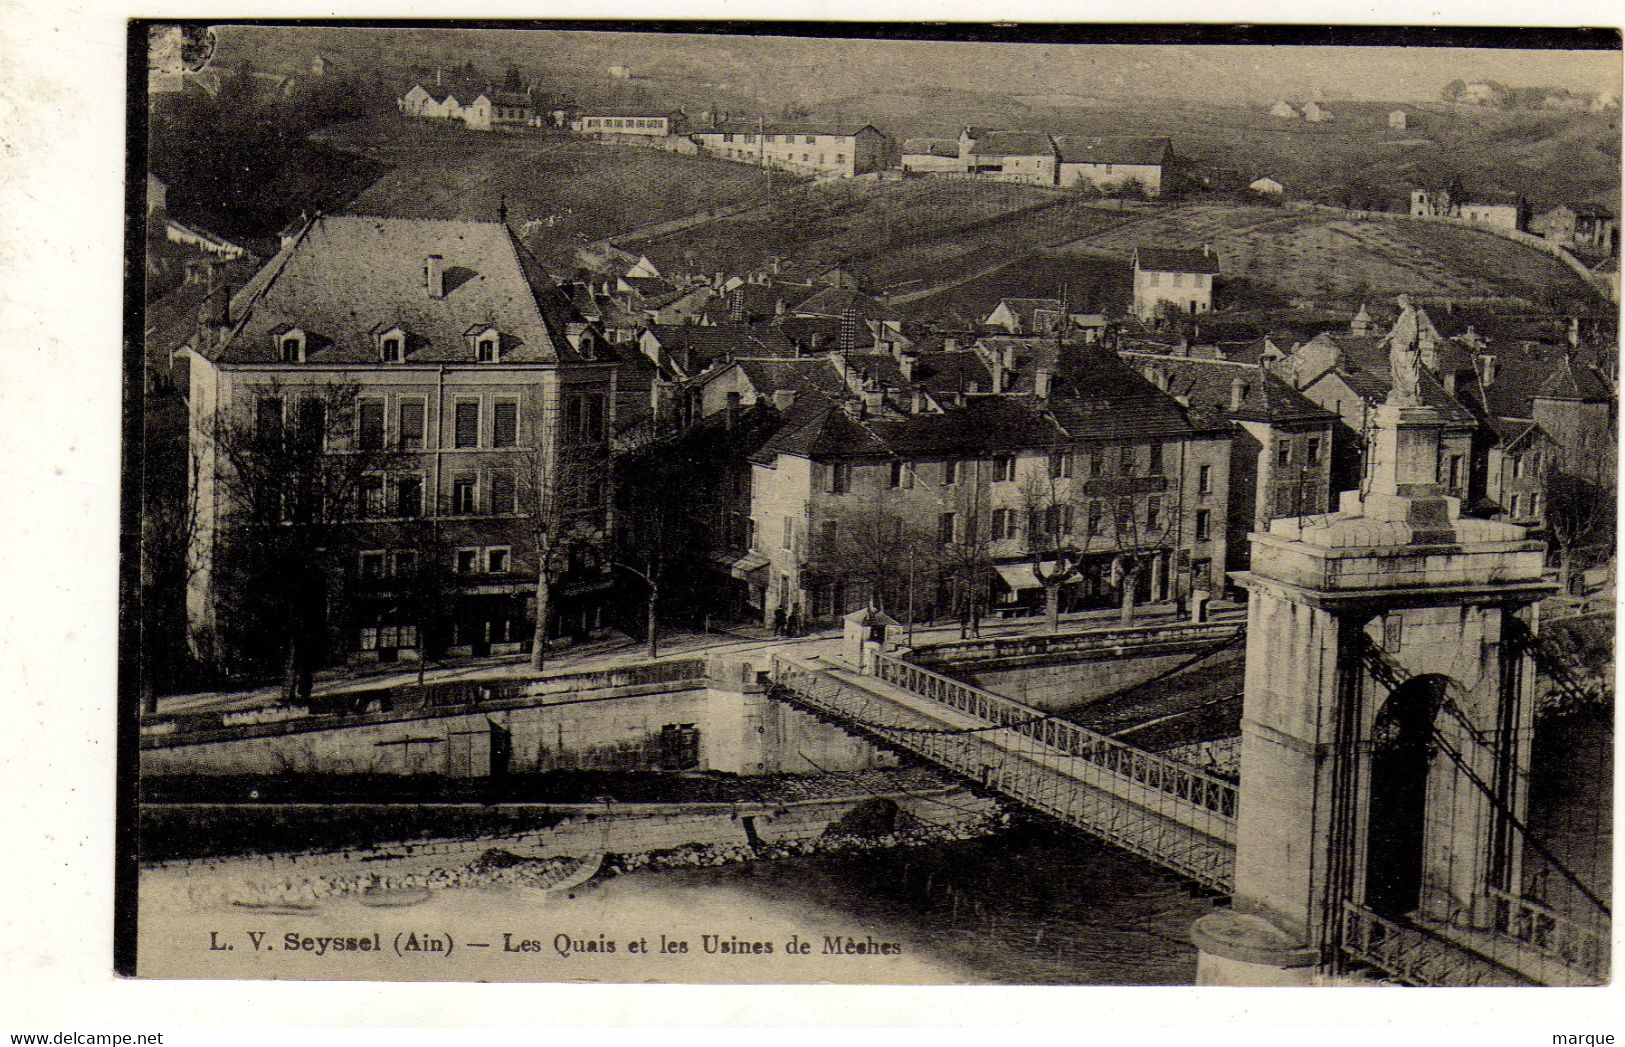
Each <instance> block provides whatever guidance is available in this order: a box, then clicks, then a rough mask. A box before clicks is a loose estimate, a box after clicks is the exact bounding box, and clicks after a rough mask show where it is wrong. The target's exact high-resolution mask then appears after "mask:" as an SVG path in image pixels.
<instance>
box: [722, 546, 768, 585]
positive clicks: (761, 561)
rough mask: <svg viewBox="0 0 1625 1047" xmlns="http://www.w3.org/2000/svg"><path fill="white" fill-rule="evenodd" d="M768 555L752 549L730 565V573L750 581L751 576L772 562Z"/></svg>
mask: <svg viewBox="0 0 1625 1047" xmlns="http://www.w3.org/2000/svg"><path fill="white" fill-rule="evenodd" d="M771 562H772V561H770V560H769V559H768V558H767V557H765V556H763V555H762V554H761V553H759V552H757V551H755V550H754V549H752V550H751V551H750V552H748V553H746V554H745V555H744V556H741V557H740V558H739V559H737V560H735V561H734V562H733V563H731V564H729V565H728V573H729V574H731V575H733V576H734V577H735V578H739V579H742V580H746V581H748V580H749V579H750V576H751V575H752V574H754V573H755V572H757V571H760V570H761V569H762V568H764V567H766V566H767V565H768V564H769V563H771Z"/></svg>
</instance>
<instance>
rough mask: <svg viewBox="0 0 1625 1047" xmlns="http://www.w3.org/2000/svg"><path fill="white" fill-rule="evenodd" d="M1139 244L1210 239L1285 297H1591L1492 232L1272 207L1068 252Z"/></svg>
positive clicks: (1143, 227) (1200, 213)
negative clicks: (1554, 295)
mask: <svg viewBox="0 0 1625 1047" xmlns="http://www.w3.org/2000/svg"><path fill="white" fill-rule="evenodd" d="M1136 244H1154V245H1162V246H1177V247H1199V246H1201V245H1202V244H1210V245H1212V247H1213V248H1214V249H1215V250H1216V251H1217V252H1218V253H1219V256H1220V258H1221V260H1222V265H1223V269H1224V273H1225V275H1226V276H1227V277H1230V278H1232V279H1239V280H1244V281H1246V283H1248V284H1250V285H1252V286H1253V287H1255V288H1257V289H1259V290H1262V291H1265V292H1269V293H1273V294H1277V295H1282V296H1294V297H1295V296H1303V297H1313V298H1320V299H1327V300H1349V299H1355V298H1367V297H1369V298H1392V297H1393V296H1394V295H1397V294H1400V293H1409V294H1413V295H1421V296H1449V297H1460V298H1471V297H1494V298H1507V299H1513V298H1521V299H1524V300H1525V301H1530V302H1540V301H1542V300H1544V299H1545V298H1547V297H1549V296H1550V295H1552V294H1553V293H1557V294H1561V295H1570V296H1575V297H1578V298H1580V299H1585V298H1586V297H1588V296H1590V295H1591V292H1590V290H1589V289H1588V288H1586V286H1585V285H1584V284H1583V283H1582V282H1581V281H1580V279H1579V277H1578V276H1576V275H1575V274H1574V272H1573V271H1572V270H1570V269H1569V268H1567V267H1566V266H1564V265H1562V264H1561V263H1559V262H1557V261H1556V260H1555V259H1552V258H1550V257H1548V256H1546V255H1544V254H1542V253H1540V252H1539V251H1536V250H1533V249H1531V248H1528V247H1525V246H1523V245H1521V244H1516V243H1513V242H1512V241H1510V240H1507V239H1504V238H1503V237H1499V236H1496V235H1494V234H1493V233H1487V232H1483V231H1480V230H1476V229H1467V228H1461V227H1457V226H1448V225H1439V224H1434V223H1423V222H1412V221H1406V220H1403V219H1354V218H1345V217H1342V216H1340V215H1336V214H1331V213H1327V212H1303V211H1289V210H1282V209H1280V208H1273V207H1249V206H1242V205H1230V204H1192V205H1185V206H1177V207H1172V208H1169V209H1168V210H1166V211H1164V212H1163V213H1161V214H1159V215H1156V216H1154V217H1148V218H1146V219H1145V220H1143V221H1140V222H1137V223H1135V224H1134V225H1132V226H1125V227H1122V228H1114V229H1106V230H1103V231H1101V232H1100V233H1096V234H1092V235H1089V236H1085V237H1081V238H1079V239H1078V240H1076V241H1074V242H1073V243H1071V244H1068V245H1066V247H1065V248H1064V250H1088V251H1104V252H1107V253H1110V254H1114V255H1117V256H1120V257H1122V258H1125V259H1126V258H1128V257H1129V255H1130V253H1131V252H1132V251H1133V248H1134V246H1135V245H1136ZM1221 298H1222V292H1221ZM1220 304H1221V305H1222V304H1223V303H1222V302H1221V303H1220Z"/></svg>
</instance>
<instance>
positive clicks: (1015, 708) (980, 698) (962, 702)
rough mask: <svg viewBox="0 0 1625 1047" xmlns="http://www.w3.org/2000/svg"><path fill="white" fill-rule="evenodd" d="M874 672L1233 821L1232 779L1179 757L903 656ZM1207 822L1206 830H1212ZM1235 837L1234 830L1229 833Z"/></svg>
mask: <svg viewBox="0 0 1625 1047" xmlns="http://www.w3.org/2000/svg"><path fill="white" fill-rule="evenodd" d="M874 657H875V660H874V667H875V676H876V677H877V678H879V679H881V680H884V681H885V682H887V683H889V684H892V685H893V686H896V687H901V688H902V689H903V690H905V691H908V692H909V693H910V694H916V695H919V696H920V697H921V698H929V699H931V700H932V701H934V702H938V703H940V704H942V705H946V706H948V707H949V708H950V709H957V710H959V711H960V712H963V713H968V714H970V715H971V716H974V717H976V718H977V719H980V720H986V721H988V722H990V723H996V724H1004V725H1009V726H1010V727H1011V728H1012V729H1013V730H1015V731H1017V732H1018V733H1020V734H1023V735H1026V736H1027V737H1030V738H1034V739H1036V740H1037V741H1039V742H1040V743H1042V744H1043V745H1045V746H1048V747H1051V748H1054V749H1057V750H1060V751H1061V752H1063V753H1065V754H1066V755H1068V756H1075V757H1078V758H1079V759H1082V760H1086V761H1088V762H1090V763H1092V764H1095V765H1096V766H1098V767H1101V768H1103V769H1105V770H1107V771H1109V772H1111V773H1112V774H1115V775H1119V776H1121V777H1123V778H1126V779H1128V780H1130V781H1132V782H1133V783H1135V784H1136V785H1138V786H1143V787H1145V788H1147V789H1151V790H1155V791H1157V792H1162V793H1166V794H1167V795H1169V796H1172V797H1175V798H1177V799H1179V800H1182V801H1184V802H1186V803H1189V804H1191V805H1193V806H1195V807H1198V808H1201V809H1202V810H1203V811H1206V812H1208V813H1210V814H1215V815H1218V816H1220V817H1221V818H1223V819H1226V820H1229V821H1231V822H1233V821H1234V820H1235V817H1236V797H1237V788H1236V786H1235V784H1234V783H1232V782H1228V781H1225V780H1224V779H1223V778H1220V777H1218V776H1217V775H1213V774H1209V773H1207V772H1206V771H1203V770H1201V769H1199V768H1196V767H1192V766H1190V765H1189V764H1186V763H1182V762H1180V761H1179V760H1175V759H1172V758H1170V757H1166V756H1158V755H1157V754H1156V753H1151V752H1147V751H1145V750H1144V749H1140V748H1138V747H1136V746H1133V745H1130V744H1128V743H1127V742H1124V741H1120V740H1118V739H1116V738H1113V737H1111V736H1109V735H1104V734H1101V733H1099V732H1098V731H1091V730H1089V729H1088V728H1087V727H1082V726H1079V725H1078V724H1075V723H1072V722H1070V721H1067V720H1060V719H1057V718H1056V717H1055V716H1054V715H1053V714H1049V713H1045V712H1043V711H1042V710H1040V709H1035V708H1033V707H1032V706H1030V705H1025V704H1023V703H1021V702H1018V701H1015V700H1013V699H1010V698H1005V697H1004V696H1002V695H997V694H993V693H992V692H990V691H984V690H982V689H981V688H980V687H974V686H972V685H970V684H967V683H965V682H963V681H961V680H955V679H953V678H952V677H948V676H944V675H942V674H941V673H935V672H932V671H931V670H930V669H925V668H922V667H920V666H918V665H914V664H912V663H910V662H905V661H903V660H902V659H901V658H893V657H891V656H890V655H884V654H877V655H875V656H874ZM1212 827H1213V823H1212V822H1211V821H1208V822H1206V823H1205V824H1204V826H1203V828H1204V829H1206V828H1212ZM1229 838H1230V839H1232V840H1233V839H1234V838H1235V837H1234V831H1233V829H1232V831H1231V832H1230V833H1229Z"/></svg>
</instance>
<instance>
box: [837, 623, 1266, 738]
mask: <svg viewBox="0 0 1625 1047" xmlns="http://www.w3.org/2000/svg"><path fill="white" fill-rule="evenodd" d="M1245 636H1246V632H1245V631H1243V630H1239V629H1238V630H1237V631H1236V633H1235V635H1233V636H1231V637H1230V638H1229V639H1227V640H1225V641H1224V642H1223V643H1219V644H1215V645H1214V646H1212V647H1209V648H1206V649H1204V650H1201V651H1198V652H1197V653H1196V654H1194V655H1192V656H1191V657H1189V658H1187V659H1185V660H1184V661H1182V662H1180V663H1178V664H1177V665H1174V666H1172V667H1170V668H1168V669H1165V670H1163V671H1162V672H1159V673H1157V674H1156V675H1155V676H1152V677H1151V678H1150V679H1148V680H1142V681H1141V682H1139V683H1136V684H1130V685H1129V686H1127V687H1119V688H1118V689H1117V690H1115V691H1108V692H1107V693H1106V694H1104V695H1101V696H1100V697H1099V698H1097V699H1095V701H1096V702H1103V701H1107V700H1109V699H1112V698H1116V697H1117V696H1118V695H1121V694H1126V693H1127V692H1129V691H1131V690H1134V689H1135V688H1139V687H1145V686H1148V685H1150V684H1154V683H1160V682H1161V681H1163V680H1166V679H1168V678H1169V677H1171V676H1177V675H1178V674H1179V673H1182V672H1184V671H1185V670H1186V669H1189V668H1190V667H1191V666H1193V665H1195V664H1197V663H1198V662H1201V661H1205V660H1206V659H1208V658H1211V657H1213V656H1214V655H1216V654H1218V653H1219V652H1220V651H1223V650H1226V649H1228V648H1230V647H1234V646H1235V645H1236V644H1237V643H1239V642H1241V640H1242V638H1243V637H1245ZM956 682H957V681H956ZM966 686H969V685H966ZM995 697H999V698H1003V696H1002V695H996V696H995ZM1003 700H1004V701H1013V699H1008V698H1003ZM864 704H865V705H867V704H868V703H867V702H865V703H864ZM1049 720H1059V721H1060V722H1062V723H1065V724H1068V725H1070V726H1073V727H1077V728H1080V729H1082V730H1085V731H1088V730H1090V728H1087V727H1084V726H1083V725H1082V724H1079V723H1074V722H1073V721H1071V720H1068V719H1066V718H1065V717H1064V715H1063V714H1062V713H1060V712H1048V713H1039V714H1038V715H1036V716H1030V717H1028V718H1027V719H1025V720H1017V721H1015V722H1013V723H990V724H987V725H986V726H982V727H904V726H902V725H900V724H883V723H877V722H873V721H865V720H861V719H857V718H854V719H853V722H854V723H855V724H857V725H858V726H862V727H868V728H871V729H874V730H884V731H895V732H897V733H899V734H984V733H988V732H991V731H1019V730H1020V729H1021V728H1023V727H1030V726H1032V725H1033V724H1039V723H1044V722H1046V721H1049ZM1092 733H1095V734H1100V735H1101V736H1102V737H1103V738H1108V739H1109V738H1111V736H1110V735H1106V734H1104V732H1100V731H1094V732H1092ZM1123 744H1125V745H1126V744H1128V743H1127V742H1125V743H1123Z"/></svg>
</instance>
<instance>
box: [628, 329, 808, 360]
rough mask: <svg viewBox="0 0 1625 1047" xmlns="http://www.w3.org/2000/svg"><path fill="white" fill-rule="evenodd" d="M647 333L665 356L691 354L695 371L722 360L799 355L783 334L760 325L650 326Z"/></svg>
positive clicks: (690, 357)
mask: <svg viewBox="0 0 1625 1047" xmlns="http://www.w3.org/2000/svg"><path fill="white" fill-rule="evenodd" d="M644 330H645V331H647V332H650V333H652V334H653V335H654V336H655V338H656V339H657V340H658V341H659V342H660V346H661V348H663V349H665V350H666V352H668V353H671V354H674V355H678V356H681V355H683V354H689V359H690V364H691V366H692V367H693V369H694V370H696V371H698V370H703V369H704V368H706V367H709V366H710V365H711V364H713V363H715V362H716V361H718V360H723V359H733V358H736V357H741V356H794V355H795V353H796V347H795V346H794V345H793V344H792V343H791V342H790V340H789V339H787V338H785V337H784V334H783V333H782V332H780V331H778V330H776V329H774V328H772V327H766V326H760V325H758V326H751V325H747V324H718V325H716V326H714V327H707V326H703V325H701V324H649V325H647V326H645V327H644Z"/></svg>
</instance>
